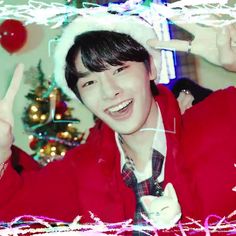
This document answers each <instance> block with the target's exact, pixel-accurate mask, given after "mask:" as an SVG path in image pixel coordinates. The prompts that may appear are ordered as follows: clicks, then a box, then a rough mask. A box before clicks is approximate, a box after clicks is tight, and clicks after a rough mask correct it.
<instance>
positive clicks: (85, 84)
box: [82, 80, 95, 88]
mask: <svg viewBox="0 0 236 236" xmlns="http://www.w3.org/2000/svg"><path fill="white" fill-rule="evenodd" d="M94 83H95V82H94V81H93V80H90V81H88V82H86V83H84V84H83V85H82V88H85V87H88V86H90V85H92V84H94Z"/></svg>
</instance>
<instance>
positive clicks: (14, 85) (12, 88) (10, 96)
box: [3, 63, 24, 105]
mask: <svg viewBox="0 0 236 236" xmlns="http://www.w3.org/2000/svg"><path fill="white" fill-rule="evenodd" d="M23 72H24V64H22V63H20V64H18V65H17V66H16V69H15V71H14V74H13V77H12V80H11V83H10V85H9V88H8V90H7V92H6V95H5V96H4V98H3V100H5V101H7V103H8V104H9V105H12V104H13V101H14V98H15V96H16V93H17V92H18V90H19V87H20V83H21V80H22V78H23Z"/></svg>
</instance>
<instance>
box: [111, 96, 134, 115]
mask: <svg viewBox="0 0 236 236" xmlns="http://www.w3.org/2000/svg"><path fill="white" fill-rule="evenodd" d="M132 102H133V100H132V99H130V100H127V101H124V102H122V103H120V104H118V105H117V106H112V107H110V108H107V109H106V110H107V111H108V112H109V113H110V114H115V113H119V112H122V111H124V110H125V109H126V108H127V107H128V106H129V105H130V104H131V103H132Z"/></svg>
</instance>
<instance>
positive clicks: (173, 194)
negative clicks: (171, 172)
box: [164, 183, 178, 201]
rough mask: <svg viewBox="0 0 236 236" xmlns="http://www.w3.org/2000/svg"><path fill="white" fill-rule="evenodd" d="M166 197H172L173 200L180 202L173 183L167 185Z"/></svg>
mask: <svg viewBox="0 0 236 236" xmlns="http://www.w3.org/2000/svg"><path fill="white" fill-rule="evenodd" d="M164 196H165V197H170V198H172V199H173V200H175V201H178V198H177V195H176V192H175V189H174V187H173V185H172V184H171V183H168V184H167V185H166V187H165V190H164Z"/></svg>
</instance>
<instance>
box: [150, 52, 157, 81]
mask: <svg viewBox="0 0 236 236" xmlns="http://www.w3.org/2000/svg"><path fill="white" fill-rule="evenodd" d="M149 75H150V80H155V79H156V78H157V68H156V66H155V64H154V60H153V57H152V56H150V71H149Z"/></svg>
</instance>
